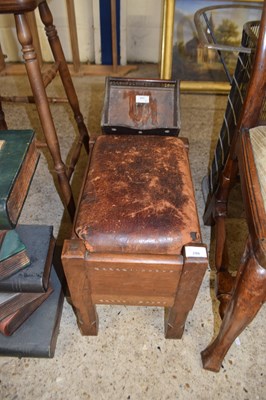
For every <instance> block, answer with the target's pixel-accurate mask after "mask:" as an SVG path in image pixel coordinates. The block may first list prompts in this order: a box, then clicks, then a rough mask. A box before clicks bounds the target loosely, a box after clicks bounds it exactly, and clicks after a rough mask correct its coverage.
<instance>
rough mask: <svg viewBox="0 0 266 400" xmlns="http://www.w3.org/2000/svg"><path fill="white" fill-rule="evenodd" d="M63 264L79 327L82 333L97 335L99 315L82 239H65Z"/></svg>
mask: <svg viewBox="0 0 266 400" xmlns="http://www.w3.org/2000/svg"><path fill="white" fill-rule="evenodd" d="M62 264H63V268H64V272H65V275H66V279H67V283H68V289H69V292H70V297H71V303H72V305H73V307H74V310H75V313H76V316H77V323H78V326H79V329H80V331H81V333H82V335H92V336H96V335H97V333H98V317H97V313H96V308H95V305H94V304H93V302H92V298H91V290H90V282H89V281H88V279H87V275H86V266H85V262H84V245H83V243H82V242H81V241H80V240H65V242H64V247H63V251H62Z"/></svg>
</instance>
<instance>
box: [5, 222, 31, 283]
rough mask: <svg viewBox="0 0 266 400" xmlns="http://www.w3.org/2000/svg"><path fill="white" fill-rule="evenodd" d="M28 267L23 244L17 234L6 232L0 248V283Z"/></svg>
mask: <svg viewBox="0 0 266 400" xmlns="http://www.w3.org/2000/svg"><path fill="white" fill-rule="evenodd" d="M28 265H30V258H29V256H28V254H27V249H26V246H25V244H24V243H23V242H22V241H21V239H20V237H19V235H18V233H17V232H16V231H15V230H14V229H11V230H10V231H7V232H6V234H5V236H4V239H3V241H2V244H1V247H0V281H1V280H2V279H5V278H8V277H10V276H12V275H13V274H15V273H16V272H18V271H20V270H22V269H24V268H25V267H27V266H28Z"/></svg>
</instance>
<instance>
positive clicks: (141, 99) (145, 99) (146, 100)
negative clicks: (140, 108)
mask: <svg viewBox="0 0 266 400" xmlns="http://www.w3.org/2000/svg"><path fill="white" fill-rule="evenodd" d="M149 102H150V97H149V96H144V95H142V96H141V95H136V103H144V104H148V103H149Z"/></svg>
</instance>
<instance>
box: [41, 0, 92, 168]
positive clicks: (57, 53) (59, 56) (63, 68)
mask: <svg viewBox="0 0 266 400" xmlns="http://www.w3.org/2000/svg"><path fill="white" fill-rule="evenodd" d="M39 12H40V16H41V19H42V22H43V23H44V26H45V32H46V35H47V38H48V41H49V44H50V47H51V50H52V53H53V56H54V59H55V61H56V62H58V64H59V74H60V77H61V80H62V83H63V86H64V88H65V92H66V95H67V98H68V101H69V104H70V106H71V108H72V110H73V113H74V117H75V120H76V122H77V126H78V130H79V135H80V138H79V142H78V143H77V145H76V148H75V150H74V152H73V155H72V158H71V161H70V166H69V172H68V176H71V174H72V172H73V171H74V168H75V165H76V163H77V161H78V158H79V155H80V151H81V146H82V143H83V144H84V146H85V149H86V151H87V153H88V154H89V134H88V130H87V128H86V126H85V124H84V120H83V116H82V114H81V112H80V108H79V102H78V98H77V94H76V91H75V88H74V85H73V81H72V79H71V75H70V72H69V69H68V66H67V63H66V60H65V56H64V52H63V50H62V46H61V43H60V39H59V37H58V34H57V31H56V28H55V26H54V25H53V16H52V13H51V11H50V9H49V7H48V4H47V2H46V1H44V2H42V3H40V5H39Z"/></svg>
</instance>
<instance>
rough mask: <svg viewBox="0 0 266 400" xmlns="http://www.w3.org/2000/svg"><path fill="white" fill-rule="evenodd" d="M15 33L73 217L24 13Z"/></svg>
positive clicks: (57, 146)
mask: <svg viewBox="0 0 266 400" xmlns="http://www.w3.org/2000/svg"><path fill="white" fill-rule="evenodd" d="M15 21H16V28H17V35H18V39H19V42H20V44H21V46H22V52H23V57H24V60H25V65H26V70H27V74H28V78H29V82H30V85H31V89H32V93H33V97H34V100H35V103H36V107H37V110H38V113H39V117H40V121H41V125H42V128H43V133H44V136H45V139H46V142H47V146H48V149H49V151H50V153H51V156H52V158H53V162H54V168H55V171H56V173H57V176H58V181H59V185H60V189H61V192H62V197H63V200H64V203H65V205H66V207H67V209H68V211H69V214H70V216H71V218H72V219H73V218H74V213H75V205H74V200H73V195H72V191H71V187H70V184H69V180H68V178H67V175H66V168H65V165H64V163H63V161H62V159H61V154H60V147H59V143H58V138H57V134H56V130H55V126H54V122H53V118H52V115H51V111H50V108H49V103H48V99H47V96H46V92H45V88H44V84H43V80H42V75H41V71H40V67H39V63H38V61H37V58H36V53H35V51H34V48H33V45H32V36H31V33H30V30H29V26H28V23H27V19H26V16H25V15H24V14H16V15H15Z"/></svg>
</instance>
